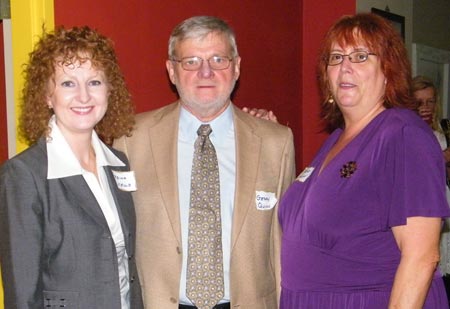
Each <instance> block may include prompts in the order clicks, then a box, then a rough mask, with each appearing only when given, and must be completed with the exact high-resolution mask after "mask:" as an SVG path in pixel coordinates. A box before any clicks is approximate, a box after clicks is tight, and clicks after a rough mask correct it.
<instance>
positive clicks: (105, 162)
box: [47, 115, 125, 179]
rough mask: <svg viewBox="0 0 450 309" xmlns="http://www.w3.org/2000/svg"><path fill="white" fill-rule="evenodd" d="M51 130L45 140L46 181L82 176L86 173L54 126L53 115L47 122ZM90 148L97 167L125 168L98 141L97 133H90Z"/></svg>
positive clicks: (57, 128) (56, 126) (55, 125)
mask: <svg viewBox="0 0 450 309" xmlns="http://www.w3.org/2000/svg"><path fill="white" fill-rule="evenodd" d="M49 127H50V129H51V131H50V135H49V137H48V138H47V160H48V169H47V179H55V178H64V177H70V176H75V175H82V174H84V173H85V172H86V171H85V170H84V169H83V168H82V167H81V164H80V162H79V161H78V159H77V158H76V157H75V154H74V153H73V151H72V149H71V148H70V146H69V144H68V143H67V141H66V139H65V138H64V135H63V134H62V132H61V130H60V129H59V127H58V125H57V124H56V117H55V116H54V115H53V116H52V118H51V119H50V121H49ZM91 143H92V147H93V148H94V151H95V156H96V164H97V167H100V166H125V164H124V163H123V162H122V161H121V160H120V159H119V158H117V157H116V155H114V153H112V151H111V150H110V149H109V148H108V147H107V146H106V145H105V144H104V143H103V142H102V141H101V140H100V138H99V137H98V135H97V133H96V132H95V131H94V130H93V131H92V142H91Z"/></svg>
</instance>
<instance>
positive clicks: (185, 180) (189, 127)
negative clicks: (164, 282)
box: [177, 104, 236, 305]
mask: <svg viewBox="0 0 450 309" xmlns="http://www.w3.org/2000/svg"><path fill="white" fill-rule="evenodd" d="M202 124H205V123H203V122H201V121H200V120H198V119H197V118H196V117H195V116H194V115H192V114H191V113H190V112H188V111H187V110H186V109H184V108H183V107H182V108H181V111H180V123H179V127H178V162H177V163H178V194H179V201H180V220H181V236H182V246H183V264H182V270H181V278H180V279H181V281H180V303H181V304H185V305H192V303H191V301H190V300H189V298H188V297H187V296H186V274H187V272H186V268H187V255H188V252H187V248H188V232H189V230H188V225H189V206H190V202H189V201H190V194H191V170H192V159H193V155H194V143H195V140H196V139H197V129H198V128H199V127H200V125H202ZM208 124H209V125H210V126H211V128H212V132H211V134H210V136H209V137H210V140H211V142H212V144H213V145H214V148H215V149H216V154H217V161H218V163H219V181H220V212H221V218H222V250H223V271H224V298H223V299H222V301H220V302H221V303H222V302H229V301H230V252H231V227H232V221H233V208H234V191H235V183H236V146H235V136H234V122H233V111H232V107H231V104H230V105H229V106H228V108H227V109H226V110H225V111H224V112H223V113H222V114H221V115H219V117H217V118H216V119H214V120H212V121H211V122H209V123H208Z"/></svg>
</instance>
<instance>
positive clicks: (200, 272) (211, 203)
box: [186, 124, 224, 309]
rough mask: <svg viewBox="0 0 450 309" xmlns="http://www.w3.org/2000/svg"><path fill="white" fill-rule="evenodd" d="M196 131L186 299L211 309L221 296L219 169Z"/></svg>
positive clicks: (204, 134) (202, 131) (204, 132)
mask: <svg viewBox="0 0 450 309" xmlns="http://www.w3.org/2000/svg"><path fill="white" fill-rule="evenodd" d="M211 131H212V130H211V127H210V126H209V125H208V124H206V125H201V126H200V127H199V129H198V130H197V134H198V137H197V140H196V141H195V145H194V159H193V161H192V175H191V205H190V208H189V234H188V235H189V237H188V239H189V240H188V262H187V286H186V295H187V296H188V297H189V299H190V300H191V301H192V302H193V303H194V305H195V306H197V308H199V309H211V308H212V307H214V306H215V305H216V304H217V303H218V302H219V301H220V300H221V299H222V298H223V295H224V292H223V291H224V287H223V262H222V260H223V258H222V256H223V254H222V225H221V218H220V184H219V166H218V163H217V156H216V150H215V149H214V146H213V144H212V143H211V141H210V139H209V134H210V133H211Z"/></svg>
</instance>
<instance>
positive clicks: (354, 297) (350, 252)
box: [279, 108, 450, 309]
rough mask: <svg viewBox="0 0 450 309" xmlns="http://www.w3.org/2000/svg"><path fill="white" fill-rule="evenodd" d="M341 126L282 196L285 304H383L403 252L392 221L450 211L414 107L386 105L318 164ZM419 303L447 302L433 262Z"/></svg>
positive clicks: (432, 148) (440, 166)
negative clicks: (425, 292)
mask: <svg viewBox="0 0 450 309" xmlns="http://www.w3.org/2000/svg"><path fill="white" fill-rule="evenodd" d="M341 133H342V130H340V129H338V130H336V131H334V132H333V133H332V134H331V136H330V137H329V138H328V140H327V141H326V142H325V144H324V145H323V146H322V148H321V149H320V151H319V153H318V154H317V156H316V158H315V159H314V160H313V162H312V163H311V165H310V166H309V167H312V168H314V170H313V171H312V172H311V173H310V174H309V177H306V176H305V175H303V176H305V177H304V178H303V181H299V180H296V181H295V182H294V183H293V184H292V185H291V187H290V188H289V189H288V190H287V192H286V193H285V194H284V196H283V198H282V200H281V204H280V209H279V220H280V223H281V226H282V230H283V240H282V254H281V267H282V280H281V281H282V283H281V285H282V295H281V304H280V306H281V309H300V308H307V309H314V308H320V309H325V308H338V309H341V308H345V309H352V308H361V309H362V308H364V309H372V308H373V309H382V308H387V306H388V301H389V297H390V291H391V288H392V284H393V280H394V276H395V272H396V270H397V266H398V265H399V261H400V251H399V249H398V246H397V244H396V242H395V239H394V236H393V234H392V231H391V227H393V226H398V225H404V224H405V223H406V219H407V217H413V216H425V217H446V216H450V210H449V206H448V205H447V201H446V197H445V167H444V161H443V155H442V151H441V149H440V147H439V145H438V143H437V141H436V137H435V136H434V135H433V132H432V131H431V130H430V128H429V127H428V126H427V124H426V123H425V122H424V121H422V120H421V119H420V118H419V117H418V116H417V115H415V114H414V113H413V112H411V111H409V110H406V109H399V108H391V109H387V110H385V111H383V112H382V113H380V114H379V115H378V116H377V117H376V118H375V119H373V120H372V121H371V122H370V123H369V124H368V125H367V126H366V127H365V128H364V129H363V131H361V132H360V133H359V135H358V136H356V137H355V138H354V139H353V140H352V141H351V142H350V143H349V144H348V145H347V146H346V147H345V148H344V149H343V150H342V151H341V152H340V153H339V154H337V156H336V157H334V158H333V159H332V160H331V161H330V162H329V164H328V165H327V166H326V167H325V168H323V170H322V171H321V172H320V174H319V169H320V167H321V165H322V162H323V160H324V158H325V156H326V154H327V153H328V151H329V150H330V148H331V147H332V146H333V144H334V143H335V142H336V141H337V139H338V137H339V136H340V134H341ZM424 308H430V309H431V308H432V309H437V308H448V303H447V297H446V295H445V290H444V287H443V284H442V279H441V278H440V274H439V273H438V272H437V271H436V273H435V275H434V279H433V283H432V285H431V288H430V291H429V293H428V296H427V299H426V304H425V307H424Z"/></svg>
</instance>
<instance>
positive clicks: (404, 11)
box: [356, 0, 413, 57]
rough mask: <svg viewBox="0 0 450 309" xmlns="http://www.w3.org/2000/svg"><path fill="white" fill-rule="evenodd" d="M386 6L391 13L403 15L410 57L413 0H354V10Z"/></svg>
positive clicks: (384, 7) (359, 10)
mask: <svg viewBox="0 0 450 309" xmlns="http://www.w3.org/2000/svg"><path fill="white" fill-rule="evenodd" d="M386 6H388V7H389V10H390V12H391V13H393V14H397V15H401V16H404V17H405V44H406V48H407V49H408V53H409V56H410V57H411V44H412V38H413V0H390V1H387V0H356V12H358V13H360V12H370V10H371V9H372V8H376V9H379V10H383V11H386Z"/></svg>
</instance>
